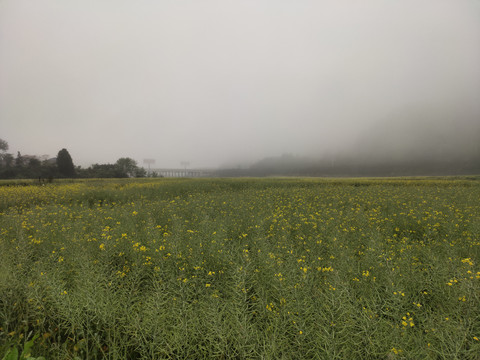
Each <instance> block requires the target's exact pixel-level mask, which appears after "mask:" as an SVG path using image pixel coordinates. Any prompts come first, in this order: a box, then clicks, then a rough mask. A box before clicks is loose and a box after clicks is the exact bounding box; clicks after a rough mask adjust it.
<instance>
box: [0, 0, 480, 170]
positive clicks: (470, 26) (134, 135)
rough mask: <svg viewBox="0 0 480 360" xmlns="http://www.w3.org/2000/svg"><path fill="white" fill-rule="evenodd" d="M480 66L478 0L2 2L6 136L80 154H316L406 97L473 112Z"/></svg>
mask: <svg viewBox="0 0 480 360" xmlns="http://www.w3.org/2000/svg"><path fill="white" fill-rule="evenodd" d="M479 64H480V2H479V1H478V0H402V1H391V0H362V1H358V0H350V1H349V0H331V1H326V0H202V1H199V0H81V1H79V0H0V138H2V139H4V140H6V141H8V143H9V145H10V150H9V152H12V153H15V152H16V151H21V152H22V154H36V155H42V154H49V155H51V156H55V155H56V154H57V152H58V151H59V150H60V149H61V148H63V147H65V148H67V149H68V150H69V152H70V154H71V156H72V158H73V160H74V163H75V164H76V165H82V166H87V165H89V164H91V163H95V162H98V163H107V162H110V163H112V162H115V161H116V160H117V159H118V158H119V157H124V156H129V157H132V158H134V159H136V160H137V161H138V162H139V163H140V164H141V163H142V160H143V159H144V158H154V159H156V165H155V166H156V167H180V161H182V160H188V161H190V163H191V167H215V166H218V165H221V164H223V163H225V162H231V161H254V160H257V159H260V158H262V157H265V156H274V155H281V154H282V153H291V154H294V155H318V156H321V155H322V154H324V153H325V152H332V151H337V150H338V149H340V148H344V147H348V145H349V144H351V143H354V142H355V141H356V140H357V139H358V138H359V137H361V136H362V134H364V133H365V132H369V131H370V129H372V127H374V126H376V125H378V124H379V123H384V122H387V123H388V122H389V121H403V120H402V118H401V116H399V115H398V114H408V113H409V110H410V109H411V108H415V109H417V111H420V112H422V113H424V114H426V115H427V116H428V114H429V113H430V111H431V114H435V116H438V114H442V113H443V109H445V110H446V112H445V113H452V109H467V110H468V111H466V112H467V113H468V114H470V115H468V116H466V117H467V118H468V119H467V120H465V121H466V122H467V123H468V122H470V123H474V122H477V121H478V122H480V106H479V104H480V66H479ZM419 109H420V110H419ZM471 114H473V117H472V115H471ZM432 116H433V115H432ZM469 116H470V117H469ZM460 117H461V116H460ZM439 121H440V120H439ZM383 125H385V124H383Z"/></svg>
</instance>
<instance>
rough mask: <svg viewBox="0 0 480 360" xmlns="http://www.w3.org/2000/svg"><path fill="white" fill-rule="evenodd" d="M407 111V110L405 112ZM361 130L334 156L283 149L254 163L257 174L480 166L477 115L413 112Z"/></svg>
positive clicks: (473, 169) (450, 170) (453, 171)
mask: <svg viewBox="0 0 480 360" xmlns="http://www.w3.org/2000/svg"><path fill="white" fill-rule="evenodd" d="M403 115H405V114H403ZM398 117H399V118H392V119H391V121H388V122H387V121H385V122H380V123H377V124H375V125H374V126H373V127H371V128H368V129H365V130H364V131H363V132H361V134H359V137H358V140H357V141H356V142H354V143H353V144H352V145H351V146H350V147H346V148H345V149H343V150H342V151H338V152H337V153H335V154H330V155H328V156H325V155H323V156H322V155H318V156H317V157H302V156H294V155H281V156H277V157H268V158H264V159H261V160H259V161H257V162H256V163H255V164H253V165H252V166H251V167H250V169H249V173H250V174H252V175H262V176H264V175H299V176H408V175H462V174H463V175H466V174H475V173H479V172H480V144H479V139H480V121H475V120H476V119H475V118H474V117H468V116H460V115H458V116H457V117H455V116H454V115H452V114H448V113H443V114H440V115H439V116H438V117H436V116H433V115H432V113H431V112H429V113H424V114H422V113H421V112H418V111H417V112H416V113H414V112H411V113H410V114H408V116H405V117H404V118H403V119H401V118H400V116H398Z"/></svg>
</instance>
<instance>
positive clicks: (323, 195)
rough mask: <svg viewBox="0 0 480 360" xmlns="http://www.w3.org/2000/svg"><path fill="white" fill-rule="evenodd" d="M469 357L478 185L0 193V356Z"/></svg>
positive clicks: (164, 183) (476, 275) (474, 349)
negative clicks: (26, 351)
mask: <svg viewBox="0 0 480 360" xmlns="http://www.w3.org/2000/svg"><path fill="white" fill-rule="evenodd" d="M34 336H36V338H35V341H34V345H33V347H32V349H31V354H32V356H37V357H38V356H44V357H45V358H47V359H454V358H457V359H479V358H480V340H479V339H480V181H479V180H478V179H477V180H476V179H470V180H468V179H456V180H455V179H345V180H340V179H331V180H326V179H154V180H152V179H141V180H129V179H127V180H115V181H113V180H103V181H102V180H90V181H77V182H68V183H67V182H65V183H57V184H48V185H45V186H38V185H33V184H32V185H29V186H0V356H3V355H4V354H5V353H7V352H8V351H9V349H11V348H12V347H18V349H21V348H22V346H23V345H24V344H25V343H26V342H27V341H28V340H30V339H32V338H33V337H34Z"/></svg>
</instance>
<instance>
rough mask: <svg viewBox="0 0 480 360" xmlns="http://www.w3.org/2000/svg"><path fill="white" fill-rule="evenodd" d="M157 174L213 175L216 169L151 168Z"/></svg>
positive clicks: (185, 176) (168, 175)
mask: <svg viewBox="0 0 480 360" xmlns="http://www.w3.org/2000/svg"><path fill="white" fill-rule="evenodd" d="M150 171H151V172H155V173H156V174H157V175H158V176H163V177H177V178H198V177H214V176H216V170H210V169H151V170H150Z"/></svg>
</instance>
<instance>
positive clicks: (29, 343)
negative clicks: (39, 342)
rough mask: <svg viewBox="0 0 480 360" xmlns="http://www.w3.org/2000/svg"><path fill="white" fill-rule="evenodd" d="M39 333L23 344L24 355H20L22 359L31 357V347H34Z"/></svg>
mask: <svg viewBox="0 0 480 360" xmlns="http://www.w3.org/2000/svg"><path fill="white" fill-rule="evenodd" d="M38 336H39V335H38V334H37V335H35V336H34V337H33V338H31V339H30V340H29V341H27V342H26V343H25V345H23V351H22V355H21V356H20V360H27V359H28V358H29V357H30V349H31V348H32V346H33V344H34V342H35V340H36V339H37V338H38Z"/></svg>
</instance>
